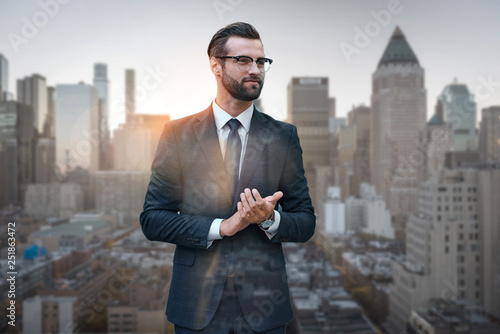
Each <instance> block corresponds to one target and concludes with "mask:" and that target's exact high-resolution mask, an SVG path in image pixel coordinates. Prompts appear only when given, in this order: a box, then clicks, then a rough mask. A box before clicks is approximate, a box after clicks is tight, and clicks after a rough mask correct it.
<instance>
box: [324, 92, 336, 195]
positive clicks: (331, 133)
mask: <svg viewBox="0 0 500 334" xmlns="http://www.w3.org/2000/svg"><path fill="white" fill-rule="evenodd" d="M328 100H329V102H330V103H329V114H330V115H329V117H328V146H330V151H329V152H328V155H329V157H328V168H329V170H331V171H333V168H334V163H335V159H334V148H335V146H334V145H335V131H336V129H335V126H334V123H335V116H336V114H337V107H336V100H335V98H334V97H331V98H329V99H328ZM328 183H329V184H330V185H334V184H335V178H334V173H333V172H330V174H329V175H328ZM327 191H328V190H327V189H325V193H326V192H327Z"/></svg>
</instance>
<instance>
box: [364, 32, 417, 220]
mask: <svg viewBox="0 0 500 334" xmlns="http://www.w3.org/2000/svg"><path fill="white" fill-rule="evenodd" d="M372 80H373V85H372V98H371V101H372V117H371V144H370V145H371V158H370V164H371V181H372V184H373V185H374V186H375V189H376V191H377V194H381V195H382V196H384V199H385V201H386V203H387V206H388V208H389V211H390V212H391V214H392V215H393V216H396V217H400V218H401V221H405V220H406V217H407V216H408V214H409V213H412V212H415V210H416V201H417V182H416V181H417V172H416V168H417V167H418V165H419V164H421V163H422V162H421V161H418V160H416V159H415V157H414V155H415V153H416V152H417V153H418V148H417V146H418V139H419V134H420V133H421V132H422V131H423V130H424V127H425V120H426V90H425V87H424V69H423V68H422V67H421V66H420V64H419V62H418V59H417V57H416V56H415V53H413V50H412V49H411V47H410V45H409V44H408V42H407V41H406V38H405V36H404V35H403V33H402V32H401V30H400V29H399V27H397V28H396V30H395V31H394V33H393V35H392V37H391V40H390V41H389V44H388V45H387V48H386V49H385V51H384V54H383V55H382V58H381V59H380V62H379V63H378V67H377V70H376V71H375V73H373V77H372Z"/></svg>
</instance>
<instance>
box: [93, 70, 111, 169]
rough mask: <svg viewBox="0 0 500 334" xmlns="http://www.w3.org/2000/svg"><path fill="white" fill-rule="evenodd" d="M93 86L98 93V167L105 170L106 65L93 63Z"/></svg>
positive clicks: (107, 154)
mask: <svg viewBox="0 0 500 334" xmlns="http://www.w3.org/2000/svg"><path fill="white" fill-rule="evenodd" d="M94 87H95V88H97V91H98V93H99V169H100V170H107V169H109V168H110V165H111V160H112V157H111V154H110V149H111V148H110V133H109V132H110V130H109V126H108V123H109V80H108V65H106V64H103V63H96V64H94Z"/></svg>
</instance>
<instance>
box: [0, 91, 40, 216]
mask: <svg viewBox="0 0 500 334" xmlns="http://www.w3.org/2000/svg"><path fill="white" fill-rule="evenodd" d="M33 142H34V128H33V110H32V109H31V107H30V106H27V105H25V104H21V103H17V102H15V101H4V102H0V184H1V185H2V186H1V187H0V208H4V207H5V206H7V205H21V203H23V202H24V201H23V197H24V191H25V190H26V187H27V185H28V184H30V183H34V182H35V181H34V179H35V176H34V175H33V170H34V168H33V155H34V153H33Z"/></svg>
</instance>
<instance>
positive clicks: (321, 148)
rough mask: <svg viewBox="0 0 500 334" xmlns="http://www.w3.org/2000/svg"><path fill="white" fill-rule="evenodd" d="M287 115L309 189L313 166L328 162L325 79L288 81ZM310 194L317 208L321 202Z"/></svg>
mask: <svg viewBox="0 0 500 334" xmlns="http://www.w3.org/2000/svg"><path fill="white" fill-rule="evenodd" d="M287 116H288V117H287V118H288V121H289V122H290V123H292V124H294V125H295V126H296V127H297V132H298V135H299V138H300V145H301V147H302V150H303V161H304V168H305V173H306V177H307V179H308V185H310V187H311V188H312V187H314V185H315V174H316V167H319V166H328V164H329V162H330V161H329V160H330V158H329V156H330V145H329V118H330V99H329V98H328V78H320V77H302V78H292V80H291V81H290V83H289V84H288V115H287ZM324 186H325V187H327V186H328V185H324ZM310 193H311V197H312V199H313V204H317V205H319V202H318V201H319V200H321V199H316V198H315V197H316V196H314V194H315V193H316V189H311V191H310ZM318 207H319V206H318Z"/></svg>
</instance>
